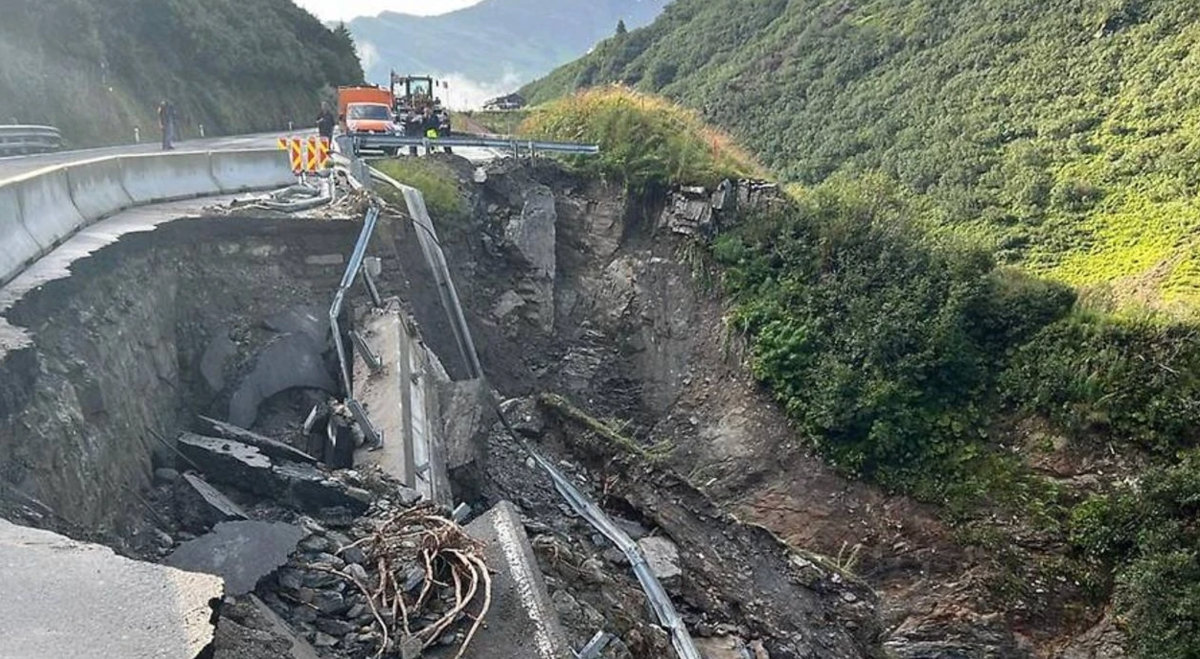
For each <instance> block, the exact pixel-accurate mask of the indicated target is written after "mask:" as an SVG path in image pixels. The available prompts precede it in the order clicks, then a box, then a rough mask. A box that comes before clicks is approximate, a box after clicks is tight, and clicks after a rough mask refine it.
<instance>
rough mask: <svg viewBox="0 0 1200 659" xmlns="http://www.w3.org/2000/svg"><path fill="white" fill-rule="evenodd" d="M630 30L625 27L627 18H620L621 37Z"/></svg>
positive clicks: (618, 29) (619, 33)
mask: <svg viewBox="0 0 1200 659" xmlns="http://www.w3.org/2000/svg"><path fill="white" fill-rule="evenodd" d="M628 32H629V28H627V27H625V19H623V18H621V19H618V20H617V36H618V37H619V36H621V35H623V34H626V33H628Z"/></svg>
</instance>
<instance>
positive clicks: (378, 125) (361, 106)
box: [338, 87, 404, 156]
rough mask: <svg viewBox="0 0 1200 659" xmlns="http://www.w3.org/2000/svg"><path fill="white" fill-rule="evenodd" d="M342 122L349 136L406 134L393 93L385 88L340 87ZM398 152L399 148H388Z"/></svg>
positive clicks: (339, 111)
mask: <svg viewBox="0 0 1200 659" xmlns="http://www.w3.org/2000/svg"><path fill="white" fill-rule="evenodd" d="M338 123H339V124H340V125H341V127H342V132H343V133H345V134H346V135H403V134H404V129H403V128H402V127H401V126H400V125H399V124H397V123H396V115H395V113H394V110H393V98H392V93H391V92H390V91H388V90H386V89H384V88H382V87H338ZM385 153H387V154H388V155H390V156H394V155H396V153H397V151H396V150H395V149H392V150H388V151H385Z"/></svg>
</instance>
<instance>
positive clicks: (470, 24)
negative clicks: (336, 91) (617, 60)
mask: <svg viewBox="0 0 1200 659" xmlns="http://www.w3.org/2000/svg"><path fill="white" fill-rule="evenodd" d="M666 4H667V0H599V1H594V2H588V1H587V0H484V2H481V3H479V4H477V5H473V6H471V7H465V8H463V9H458V10H455V11H453V12H449V13H446V14H439V15H435V16H413V15H409V14H401V13H396V12H384V13H382V14H379V15H378V16H374V17H360V18H356V19H354V20H352V21H350V22H349V23H347V26H348V28H349V30H350V32H351V34H353V36H354V38H355V41H356V42H357V44H358V48H359V52H360V55H361V56H362V59H363V64H364V68H365V69H366V74H367V79H368V80H369V81H371V82H374V83H379V84H385V83H386V82H387V79H388V72H389V71H390V70H393V69H394V70H396V71H400V72H405V73H411V74H431V75H434V76H436V77H439V78H449V79H450V80H451V82H452V90H451V91H452V95H453V93H454V91H455V88H458V89H460V90H461V91H462V92H463V94H466V93H467V92H468V91H470V92H471V94H470V96H471V99H470V100H471V101H472V102H476V103H477V102H478V101H479V100H481V98H482V97H483V96H491V95H498V94H501V93H505V92H509V91H512V90H513V89H515V88H516V87H518V86H520V84H522V83H524V82H526V81H529V80H532V79H533V78H535V77H537V76H539V75H543V74H545V73H547V72H549V71H550V70H551V69H553V68H554V67H555V66H558V65H560V64H562V63H565V62H568V61H570V60H572V59H574V58H576V57H579V56H580V55H583V54H585V53H586V52H588V50H589V49H590V48H591V47H592V46H593V45H594V44H595V43H596V42H598V41H600V40H601V39H603V38H604V37H606V36H609V35H612V34H613V33H614V32H615V31H616V29H617V23H618V21H622V20H623V21H624V22H625V23H626V25H628V26H629V27H630V28H631V29H632V28H635V27H637V26H641V25H645V24H648V23H649V22H650V21H651V20H653V19H654V17H655V16H657V15H658V14H659V12H660V11H661V10H662V8H663V7H664V6H665V5H666ZM460 98H462V96H461V95H460Z"/></svg>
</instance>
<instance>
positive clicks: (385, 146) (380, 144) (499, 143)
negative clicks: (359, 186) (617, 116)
mask: <svg viewBox="0 0 1200 659" xmlns="http://www.w3.org/2000/svg"><path fill="white" fill-rule="evenodd" d="M351 139H352V140H353V145H354V152H355V153H362V152H364V151H391V150H398V149H402V148H404V147H414V146H415V147H419V148H424V149H425V152H426V153H429V152H430V151H431V150H432V149H437V148H442V147H449V148H460V147H476V148H484V149H503V150H507V151H509V152H510V153H512V154H513V155H514V156H516V157H518V158H520V157H521V155H523V154H524V155H529V156H535V155H537V154H539V153H566V154H575V155H595V154H598V153H600V146H599V145H598V144H581V143H576V142H539V141H534V140H519V139H516V138H491V137H444V138H437V139H432V138H428V137H401V136H399V135H354V136H352V137H351Z"/></svg>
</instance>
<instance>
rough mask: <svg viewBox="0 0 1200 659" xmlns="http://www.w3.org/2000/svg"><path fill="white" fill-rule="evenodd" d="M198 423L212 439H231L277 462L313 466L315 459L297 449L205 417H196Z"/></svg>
mask: <svg viewBox="0 0 1200 659" xmlns="http://www.w3.org/2000/svg"><path fill="white" fill-rule="evenodd" d="M196 418H197V419H198V420H199V422H200V430H201V431H202V432H206V433H211V434H212V436H213V437H221V438H224V439H232V440H234V441H237V442H241V443H243V444H249V445H251V446H254V447H257V448H258V450H260V451H262V452H263V453H264V454H265V455H267V457H270V458H275V459H277V460H292V461H293V462H307V463H310V464H314V463H316V462H317V459H316V458H315V457H313V456H311V455H309V454H308V453H305V452H304V451H301V450H300V449H298V448H295V447H293V446H289V445H288V444H284V443H283V442H280V441H277V440H274V439H271V438H270V437H264V436H262V435H260V434H258V433H256V432H250V431H249V430H246V429H244V428H239V427H238V426H235V425H233V424H232V423H225V422H224V421H218V420H216V419H212V418H209V417H206V416H203V415H201V416H198V417H196Z"/></svg>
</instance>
